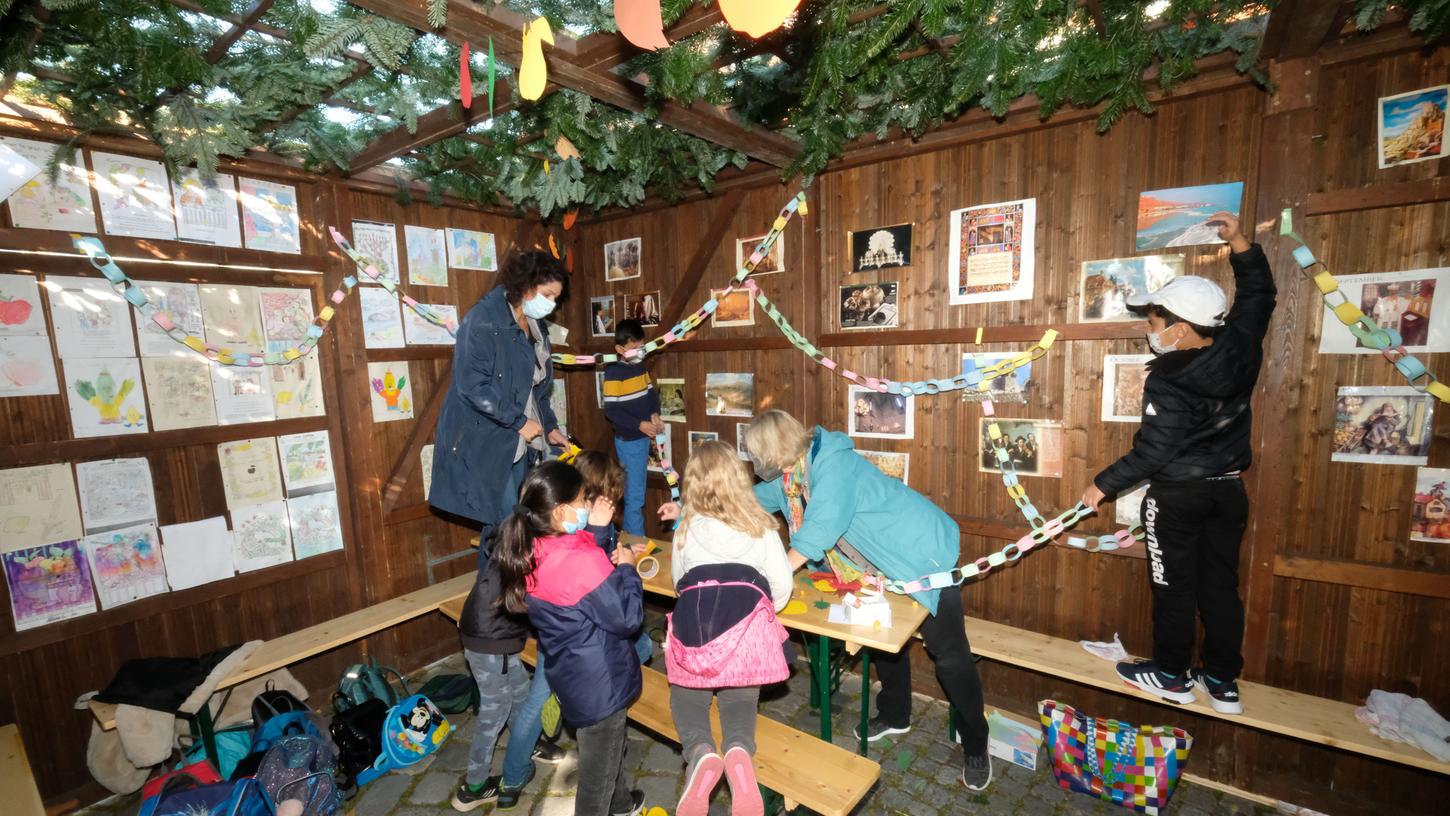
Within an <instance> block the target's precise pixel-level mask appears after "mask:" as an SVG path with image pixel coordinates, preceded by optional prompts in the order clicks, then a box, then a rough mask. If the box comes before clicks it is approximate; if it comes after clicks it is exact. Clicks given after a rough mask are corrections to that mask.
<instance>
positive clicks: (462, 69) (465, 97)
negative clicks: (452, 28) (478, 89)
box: [458, 43, 473, 110]
mask: <svg viewBox="0 0 1450 816" xmlns="http://www.w3.org/2000/svg"><path fill="white" fill-rule="evenodd" d="M458 99H459V101H460V102H462V103H463V109H464V110H468V109H469V108H470V107H472V105H473V76H472V75H471V74H470V73H469V72H468V43H464V44H463V53H462V54H460V55H459V57H458Z"/></svg>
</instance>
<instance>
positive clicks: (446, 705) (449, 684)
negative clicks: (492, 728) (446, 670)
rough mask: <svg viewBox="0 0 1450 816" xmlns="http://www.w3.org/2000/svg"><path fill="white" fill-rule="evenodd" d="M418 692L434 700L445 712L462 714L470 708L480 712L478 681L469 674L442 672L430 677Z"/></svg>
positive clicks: (476, 712) (439, 708) (440, 709)
mask: <svg viewBox="0 0 1450 816" xmlns="http://www.w3.org/2000/svg"><path fill="white" fill-rule="evenodd" d="M418 693H419V694H421V695H423V696H424V697H427V698H428V699H429V700H432V701H433V705H436V706H438V710H439V711H442V712H443V713H444V714H462V713H463V712H465V711H468V710H469V709H472V710H473V713H474V714H475V715H477V714H478V704H479V697H478V683H476V682H475V681H474V679H473V676H472V675H469V674H440V675H438V676H436V677H433V678H432V679H430V680H429V681H428V682H427V683H424V684H423V687H422V688H420V689H418Z"/></svg>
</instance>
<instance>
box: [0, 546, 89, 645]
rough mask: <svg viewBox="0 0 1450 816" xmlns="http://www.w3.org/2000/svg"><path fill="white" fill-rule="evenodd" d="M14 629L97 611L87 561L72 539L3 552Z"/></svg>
mask: <svg viewBox="0 0 1450 816" xmlns="http://www.w3.org/2000/svg"><path fill="white" fill-rule="evenodd" d="M0 558H3V560H4V562H5V582H6V584H8V585H9V587H10V609H11V611H12V612H13V613H14V616H15V631H17V632H23V631H25V630H26V629H34V628H35V627H37V626H44V625H45V624H47V623H55V622H57V621H63V620H66V619H68V618H77V617H80V616H81V615H89V614H90V613H92V612H95V611H96V595H95V589H94V587H93V585H92V584H91V570H90V565H89V564H87V563H86V557H85V555H84V554H82V552H81V548H80V545H79V544H78V543H77V542H75V541H61V542H58V543H55V544H49V545H47V546H44V547H31V548H29V549H23V550H12V551H10V552H7V553H5V554H4V555H3V556H0Z"/></svg>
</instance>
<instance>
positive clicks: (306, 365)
mask: <svg viewBox="0 0 1450 816" xmlns="http://www.w3.org/2000/svg"><path fill="white" fill-rule="evenodd" d="M266 368H267V370H268V371H270V372H271V374H272V410H273V412H274V413H275V414H276V415H277V419H296V418H297V417H314V416H322V415H323V414H324V413H326V407H325V406H324V405H323V402H322V367H321V366H320V365H319V364H318V362H317V355H316V354H308V355H306V356H303V357H299V358H298V359H296V360H293V361H292V362H290V363H287V364H285V365H273V366H267V367H266Z"/></svg>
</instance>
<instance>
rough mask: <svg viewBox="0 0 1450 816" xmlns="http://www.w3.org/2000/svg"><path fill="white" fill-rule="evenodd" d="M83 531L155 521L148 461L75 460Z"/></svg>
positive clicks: (136, 459)
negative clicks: (83, 525)
mask: <svg viewBox="0 0 1450 816" xmlns="http://www.w3.org/2000/svg"><path fill="white" fill-rule="evenodd" d="M76 484H77V485H78V486H79V488H80V499H81V519H82V520H83V522H84V523H85V528H86V532H87V533H97V532H102V531H105V530H111V529H115V528H117V527H131V526H134V525H137V524H141V523H144V522H154V521H156V494H155V492H154V491H153V489H152V486H151V463H150V462H148V461H146V460H145V459H144V458H139V457H138V458H134V459H101V460H98V461H95V462H76Z"/></svg>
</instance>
